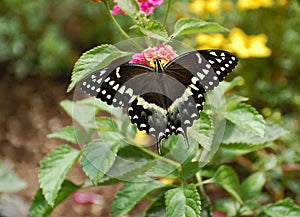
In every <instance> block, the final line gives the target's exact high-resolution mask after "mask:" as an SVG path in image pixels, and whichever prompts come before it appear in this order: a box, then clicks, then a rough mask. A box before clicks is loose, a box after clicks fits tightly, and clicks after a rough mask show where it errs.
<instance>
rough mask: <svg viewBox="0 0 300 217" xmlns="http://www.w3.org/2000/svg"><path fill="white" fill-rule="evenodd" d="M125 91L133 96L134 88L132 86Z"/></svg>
mask: <svg viewBox="0 0 300 217" xmlns="http://www.w3.org/2000/svg"><path fill="white" fill-rule="evenodd" d="M125 93H128V94H129V95H130V96H132V95H133V90H132V89H131V88H128V89H127V90H126V92H125Z"/></svg>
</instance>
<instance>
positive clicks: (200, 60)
mask: <svg viewBox="0 0 300 217" xmlns="http://www.w3.org/2000/svg"><path fill="white" fill-rule="evenodd" d="M196 56H197V57H198V63H199V64H201V63H202V58H201V55H200V54H199V53H196Z"/></svg>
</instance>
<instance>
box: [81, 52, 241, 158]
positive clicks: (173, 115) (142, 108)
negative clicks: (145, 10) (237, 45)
mask: <svg viewBox="0 0 300 217" xmlns="http://www.w3.org/2000/svg"><path fill="white" fill-rule="evenodd" d="M119 62H120V61H119ZM237 63H238V58H237V57H236V56H235V55H234V54H232V53H230V52H227V51H223V50H195V51H191V52H187V53H184V54H182V55H179V56H177V57H175V58H174V59H173V60H172V61H170V62H168V63H166V64H163V63H162V62H161V60H159V59H158V58H156V59H155V60H154V64H155V67H149V66H145V65H140V64H131V63H124V64H119V63H111V64H110V65H109V66H107V67H105V68H102V69H100V70H97V71H95V72H93V73H91V74H90V75H88V76H87V77H86V78H84V79H83V80H82V82H81V89H82V90H83V91H84V92H85V93H86V94H88V95H90V96H94V97H96V98H99V99H101V100H102V101H104V102H106V103H107V104H109V105H113V106H114V107H123V108H125V109H126V110H127V114H128V116H129V117H130V119H131V122H132V123H133V124H136V125H137V128H138V129H139V130H141V131H142V130H145V131H146V132H147V134H150V135H153V136H155V137H156V145H157V150H158V152H159V154H161V150H160V143H161V141H162V140H163V139H167V138H168V137H169V136H170V135H171V134H176V135H178V134H180V135H182V136H183V138H184V141H185V143H186V144H187V145H188V139H187V133H186V132H187V128H188V127H190V126H192V124H193V122H194V121H195V120H197V119H199V112H201V111H202V110H203V106H204V103H205V96H204V94H205V93H206V92H208V91H211V90H213V89H214V88H215V87H217V86H218V85H219V82H220V81H222V80H223V79H224V78H225V77H226V76H227V75H228V74H229V73H230V72H231V71H232V70H233V69H234V68H235V66H236V65H237ZM116 65H117V66H116Z"/></svg>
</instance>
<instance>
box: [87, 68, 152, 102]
mask: <svg viewBox="0 0 300 217" xmlns="http://www.w3.org/2000/svg"><path fill="white" fill-rule="evenodd" d="M150 72H152V73H153V72H154V69H153V68H150V67H146V66H141V65H134V64H122V65H120V66H118V67H106V68H103V69H100V70H97V71H95V72H93V73H92V74H91V75H89V76H88V77H86V78H85V79H84V80H83V81H82V83H81V89H82V90H83V91H84V92H85V93H87V94H88V95H90V96H95V97H96V98H100V99H101V100H102V101H104V102H106V103H107V104H109V105H113V106H115V107H124V106H125V107H128V106H129V105H130V103H132V102H133V100H134V99H135V98H136V96H137V95H136V94H137V89H136V88H134V87H132V86H133V85H131V86H128V85H127V82H129V81H131V80H132V79H133V78H135V77H137V76H141V75H142V74H145V73H150ZM131 83H132V82H131Z"/></svg>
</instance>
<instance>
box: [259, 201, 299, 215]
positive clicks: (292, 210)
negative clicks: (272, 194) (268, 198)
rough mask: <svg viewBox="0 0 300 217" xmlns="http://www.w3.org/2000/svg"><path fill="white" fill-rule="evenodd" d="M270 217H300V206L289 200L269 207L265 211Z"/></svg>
mask: <svg viewBox="0 0 300 217" xmlns="http://www.w3.org/2000/svg"><path fill="white" fill-rule="evenodd" d="M263 211H264V213H266V214H267V215H268V216H270V217H283V216H284V217H298V216H300V206H298V205H296V204H295V203H294V202H293V200H292V199H290V198H288V199H285V200H282V201H279V202H277V203H275V204H272V205H269V206H267V207H265V208H264V209H263Z"/></svg>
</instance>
